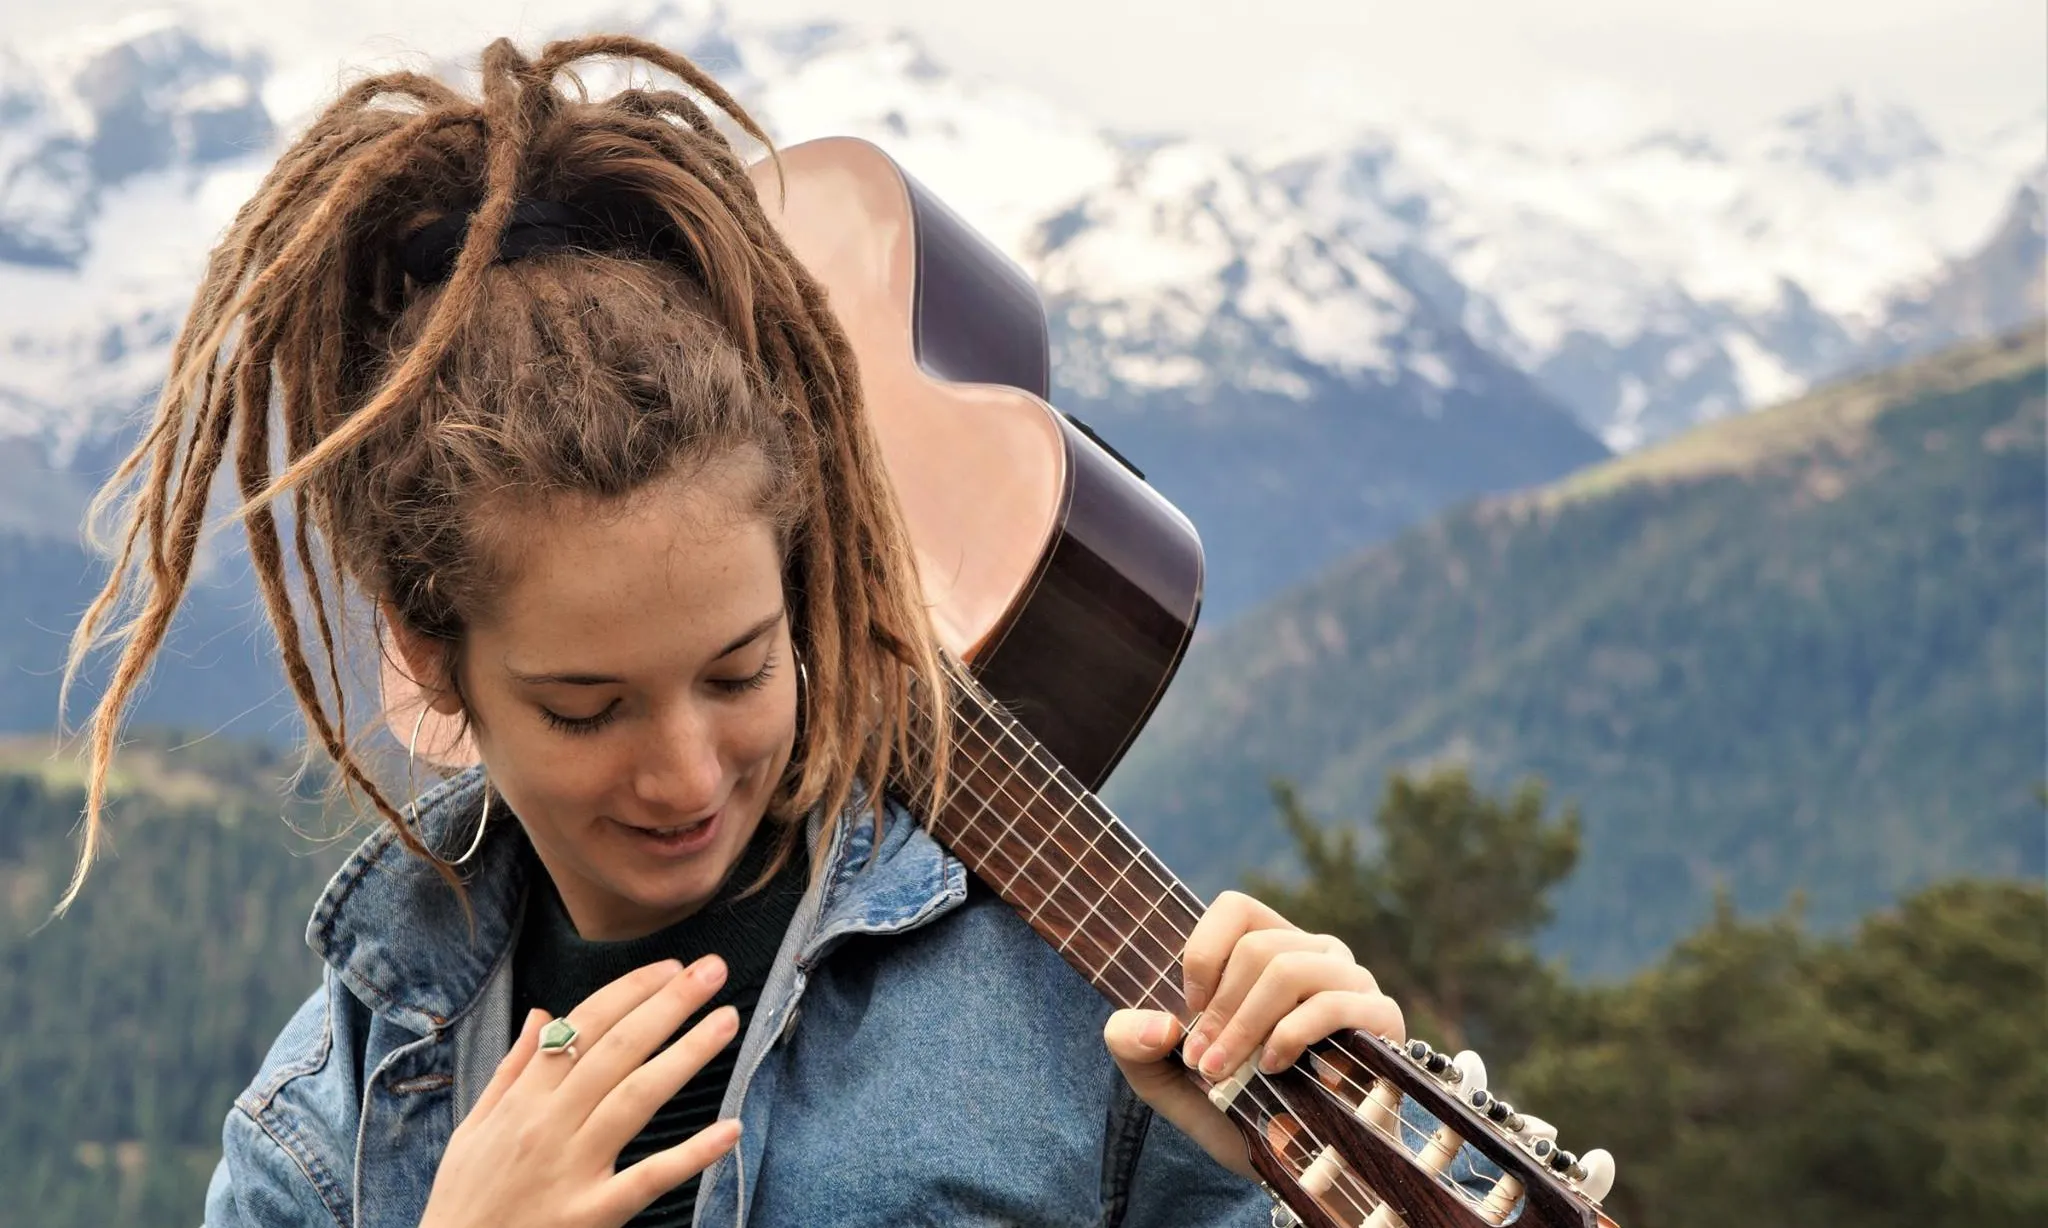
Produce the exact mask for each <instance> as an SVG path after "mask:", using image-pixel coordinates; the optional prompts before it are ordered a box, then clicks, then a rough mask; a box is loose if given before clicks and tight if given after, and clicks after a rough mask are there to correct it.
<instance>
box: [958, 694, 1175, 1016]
mask: <svg viewBox="0 0 2048 1228" xmlns="http://www.w3.org/2000/svg"><path fill="white" fill-rule="evenodd" d="M956 712H957V714H958V716H957V723H956V725H955V732H956V738H955V743H954V747H955V749H954V755H953V773H952V778H951V785H950V787H949V789H948V791H947V795H946V799H945V801H944V802H943V803H942V804H941V806H940V807H939V812H938V813H937V814H935V815H932V816H930V817H929V820H928V823H927V825H928V827H929V828H930V830H931V832H932V834H933V835H934V836H935V837H936V838H938V839H939V841H940V842H941V843H943V844H945V845H946V846H947V847H948V848H950V849H951V850H952V851H953V853H954V855H955V856H957V857H959V858H960V860H961V861H963V862H965V863H966V865H967V868H968V869H970V870H972V871H974V873H975V875H976V876H977V877H979V878H980V879H981V880H982V881H983V882H984V883H987V884H988V885H989V886H990V887H991V888H993V889H994V890H995V892H996V894H998V895H1000V896H1001V897H1002V898H1003V900H1004V901H1005V902H1006V903H1008V904H1009V905H1010V907H1011V908H1013V909H1015V910H1016V912H1017V914H1018V915H1019V916H1021V917H1023V918H1024V920H1025V921H1026V922H1028V923H1029V924H1030V926H1031V928H1032V929H1034V930H1036V931H1038V934H1039V936H1040V937H1042V938H1044V939H1045V940H1046V941H1047V942H1048V943H1050V944H1052V947H1053V949H1054V950H1056V951H1058V952H1059V953H1060V955H1061V956H1062V957H1063V958H1064V959H1065V960H1066V961H1067V963H1069V964H1071V965H1072V966H1073V967H1074V969H1075V970H1076V971H1078V972H1080V973H1081V975H1082V976H1084V977H1086V978H1088V981H1089V982H1090V983H1091V984H1093V985H1094V986H1095V988H1096V989H1098V990H1100V991H1101V993H1102V995H1103V996H1104V997H1105V998H1108V999H1109V1000H1110V1002H1112V1003H1114V1004H1115V1005H1117V1006H1119V1007H1146V1008H1150V1009H1154V1010H1164V1011H1171V1012H1172V1013H1174V1014H1175V1015H1178V1016H1180V1017H1182V1018H1185V1017H1186V1014H1187V1012H1186V1009H1185V1007H1186V1003H1185V1000H1184V999H1183V997H1182V993H1181V986H1182V981H1181V962H1180V953H1181V951H1182V949H1183V948H1184V947H1185V946H1186V944H1187V939H1188V935H1189V934H1190V932H1192V930H1193V928H1194V924H1195V921H1196V919H1197V918H1199V917H1200V916H1201V914H1202V910H1203V904H1202V901H1201V899H1200V898H1199V897H1198V896H1196V895H1195V894H1194V892H1193V891H1191V890H1189V889H1188V887H1187V885H1186V884H1185V883H1183V882H1181V881H1180V879H1179V878H1177V877H1175V875H1174V873H1173V871H1171V870H1169V869H1167V868H1166V866H1165V864H1164V863H1162V862H1161V861H1160V860H1159V859H1158V858H1157V857H1155V856H1154V855H1153V854H1152V851H1151V850H1150V849H1148V848H1146V847H1145V845H1144V843H1143V842H1142V841H1140V840H1139V839H1138V837H1137V835H1136V833H1134V832H1132V831H1131V829H1130V828H1128V827H1126V826H1125V825H1124V824H1123V822H1122V821H1121V820H1120V819H1118V818H1117V817H1116V815H1114V814H1112V813H1111V812H1110V810H1109V808H1108V807H1107V806H1105V805H1103V804H1102V802H1101V801H1100V800H1099V799H1098V798H1096V797H1095V795H1094V794H1093V793H1091V792H1089V790H1088V789H1087V788H1085V787H1084V786H1083V785H1082V784H1081V782H1080V781H1079V780H1078V779H1076V778H1075V777H1074V775H1073V774H1072V773H1071V772H1069V771H1067V770H1066V769H1065V768H1063V767H1061V766H1059V764H1058V763H1056V762H1054V760H1053V758H1052V756H1051V755H1050V754H1048V753H1046V751H1045V750H1044V748H1043V747H1041V746H1040V745H1039V743H1038V740H1037V739H1036V738H1035V737H1033V736H1032V734H1031V732H1030V731H1029V730H1027V729H1026V728H1024V726H1023V725H1021V724H1019V723H1018V722H1017V720H1016V719H1015V718H1014V717H1011V716H1009V715H1008V714H1007V713H1004V712H1002V711H1001V710H1000V709H999V708H998V707H997V706H996V703H995V701H994V700H993V699H991V698H989V697H988V695H987V693H986V692H984V691H982V690H981V689H980V688H979V687H975V688H972V691H971V692H970V693H968V694H966V695H964V696H963V702H962V703H960V704H959V705H957V707H956Z"/></svg>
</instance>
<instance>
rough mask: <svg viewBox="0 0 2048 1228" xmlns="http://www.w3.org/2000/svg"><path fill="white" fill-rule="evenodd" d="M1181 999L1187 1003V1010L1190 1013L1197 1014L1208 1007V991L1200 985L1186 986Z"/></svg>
mask: <svg viewBox="0 0 2048 1228" xmlns="http://www.w3.org/2000/svg"><path fill="white" fill-rule="evenodd" d="M1181 998H1182V999H1183V1000H1184V1001H1186V1002H1187V1004H1188V1009H1189V1010H1190V1011H1194V1012H1196V1013H1197V1014H1199V1013H1200V1012H1201V1009H1202V1008H1203V1007H1205V1006H1207V1005H1209V991H1208V990H1206V989H1204V988H1202V987H1201V986H1200V985H1190V986H1188V987H1187V989H1186V990H1185V991H1184V992H1182V994H1181Z"/></svg>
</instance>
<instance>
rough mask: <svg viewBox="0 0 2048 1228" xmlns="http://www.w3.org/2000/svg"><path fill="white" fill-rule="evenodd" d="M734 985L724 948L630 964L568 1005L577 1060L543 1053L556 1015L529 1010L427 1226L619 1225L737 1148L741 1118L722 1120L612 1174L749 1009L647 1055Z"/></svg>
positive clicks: (457, 1145) (452, 1159) (724, 1013)
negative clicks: (544, 1031) (683, 960)
mask: <svg viewBox="0 0 2048 1228" xmlns="http://www.w3.org/2000/svg"><path fill="white" fill-rule="evenodd" d="M724 983H725V963H724V961H723V960H721V959H719V958H718V957H717V956H715V955H707V956H705V957H704V958H703V959H700V960H698V961H697V962H696V963H694V964H692V965H690V967H689V968H688V969H684V968H682V967H681V966H680V965H679V964H677V963H676V961H674V960H666V961H664V962H662V963H659V964H650V965H648V966H647V967H645V968H639V969H636V970H634V971H632V972H629V973H627V974H626V975H625V976H622V977H620V978H619V979H618V980H616V981H613V982H612V983H611V984H609V985H607V986H605V987H604V988H603V989H600V990H598V991H597V992H596V993H594V994H592V995H590V996H589V997H588V998H586V999H584V1000H583V1002H582V1003H580V1004H579V1005H578V1006H577V1007H576V1008H575V1009H574V1010H572V1011H570V1012H569V1022H570V1023H572V1024H574V1025H575V1027H576V1052H577V1056H576V1057H574V1058H571V1057H569V1056H568V1055H567V1054H558V1053H548V1054H539V1053H538V1051H539V1048H540V1031H541V1028H542V1027H543V1026H544V1025H545V1024H546V1023H547V1022H548V1015H547V1012H545V1011H533V1012H531V1013H530V1014H528V1015H527V1017H526V1024H525V1026H524V1027H522V1028H521V1029H520V1032H519V1039H518V1040H516V1041H514V1042H513V1044H512V1051H511V1052H510V1053H508V1054H506V1055H505V1059H504V1060H503V1061H501V1062H499V1063H498V1070H497V1073H496V1074H494V1075H493V1076H492V1077H491V1082H490V1085H489V1086H488V1087H486V1088H484V1093H483V1095H482V1096H481V1097H479V1098H478V1099H477V1102H476V1107H475V1108H473V1109H471V1110H470V1113H469V1116H468V1117H467V1118H465V1119H463V1122H462V1124H461V1125H459V1126H457V1127H456V1129H455V1133H454V1134H453V1135H452V1136H451V1137H450V1138H449V1140H448V1149H447V1151H446V1152H444V1153H443V1154H442V1156H441V1166H440V1168H439V1169H438V1170H437V1171H436V1172H435V1174H434V1188H433V1190H432V1192H431V1193H429V1194H428V1196H427V1210H426V1215H425V1216H424V1217H423V1218H422V1219H421V1220H420V1228H471V1226H472V1225H477V1226H483V1225H488V1226H489V1228H523V1226H524V1225H548V1226H550V1228H554V1226H562V1228H619V1225H622V1224H624V1223H625V1222H626V1221H627V1220H630V1219H632V1218H633V1216H635V1215H637V1214H638V1213H639V1212H640V1211H641V1209H642V1208H644V1207H646V1206H647V1205H648V1204H649V1203H651V1202H653V1201H654V1200H655V1199H657V1198H659V1197H661V1196H662V1195H663V1194H665V1193H667V1192H668V1191H670V1190H672V1189H674V1188H675V1187H676V1186H678V1185H681V1184H682V1183H683V1182H685V1181H687V1180H689V1179H690V1178H691V1177H692V1176H694V1175H696V1174H697V1173H700V1172H702V1171H704V1169H705V1168H706V1167H707V1166H709V1165H710V1163H711V1162H712V1161H713V1160H716V1159H717V1158H718V1157H719V1156H722V1155H724V1154H725V1153H726V1152H727V1151H730V1150H731V1149H732V1145H733V1144H734V1143H736V1142H738V1141H739V1137H740V1127H739V1123H738V1122H736V1121H716V1122H713V1123H712V1124H711V1125H709V1126H706V1127H705V1128H704V1129H702V1130H699V1131H698V1132H697V1133H696V1134H694V1135H692V1136H691V1137H690V1138H688V1139H685V1140H684V1141H682V1142H680V1143H678V1144H676V1145H675V1146H674V1147H671V1148H669V1149H668V1150H666V1151H659V1152H656V1153H655V1154H653V1155H651V1156H648V1157H647V1158H646V1159H644V1160H642V1161H640V1162H639V1163H637V1164H635V1165H633V1166H632V1167H631V1168H628V1169H626V1170H625V1171H624V1172H615V1171H614V1168H615V1166H616V1165H617V1163H618V1159H619V1149H620V1148H621V1147H624V1146H625V1145H626V1144H627V1143H628V1142H630V1141H632V1139H633V1137H634V1136H635V1135H637V1134H639V1133H640V1130H641V1129H642V1127H644V1126H646V1124H647V1122H648V1120H649V1119H650V1118H652V1117H653V1116H654V1112H655V1110H656V1109H659V1108H660V1107H661V1106H662V1105H664V1104H666V1103H668V1101H669V1098H670V1097H672V1096H674V1095H675V1094H676V1092H677V1090H679V1089H680V1088H681V1087H682V1086H683V1084H685V1083H687V1082H689V1081H690V1079H691V1078H693V1077H695V1075H696V1074H697V1072H698V1071H699V1070H701V1069H703V1067H704V1063H705V1062H707V1061H709V1060H710V1059H711V1057H712V1055H713V1054H715V1053H717V1052H718V1051H719V1050H720V1049H722V1048H724V1047H725V1046H726V1044H727V1043H728V1042H730V1041H731V1040H732V1038H733V1034H734V1033H735V1032H736V1031H737V1030H738V1028H739V1014H738V1012H736V1011H735V1010H733V1008H732V1007H730V1006H723V1007H720V1008H719V1009H717V1010H715V1011H713V1012H711V1013H710V1014H709V1015H706V1016H705V1017H704V1018H703V1019H702V1020H700V1021H699V1022H698V1023H697V1026H695V1027H693V1028H691V1029H690V1030H689V1032H687V1033H686V1034H684V1035H683V1036H682V1037H680V1038H678V1039H677V1041H676V1042H675V1043H674V1044H672V1045H670V1046H669V1047H668V1048H667V1049H664V1050H662V1052H661V1053H660V1054H659V1055H658V1056H654V1057H653V1058H652V1060H649V1058H650V1055H652V1054H654V1051H655V1050H656V1049H657V1048H659V1047H660V1045H661V1043H662V1042H663V1041H665V1040H667V1039H668V1038H669V1037H670V1036H673V1035H675V1031H676V1029H677V1028H679V1027H681V1026H682V1023H683V1020H685V1019H688V1018H689V1017H690V1015H691V1014H692V1013H693V1012H695V1011H697V1010H699V1009H701V1008H702V1007H703V1005H704V1003H706V1002H707V1001H709V1000H710V999H711V996H712V995H713V994H715V993H717V992H718V987H719V986H720V985H722V984H724Z"/></svg>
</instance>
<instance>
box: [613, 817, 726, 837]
mask: <svg viewBox="0 0 2048 1228" xmlns="http://www.w3.org/2000/svg"><path fill="white" fill-rule="evenodd" d="M716 817H717V816H716V815H712V816H710V817H707V818H702V819H698V820H697V821H696V822H695V823H685V824H683V825H682V826H680V827H639V826H635V825H633V824H628V825H627V826H630V827H632V828H633V830H634V831H639V832H646V833H647V834H648V835H650V836H686V835H688V834H689V833H691V832H693V831H697V830H698V829H700V828H702V827H703V826H704V825H705V824H706V823H709V822H710V821H711V819H713V818H716Z"/></svg>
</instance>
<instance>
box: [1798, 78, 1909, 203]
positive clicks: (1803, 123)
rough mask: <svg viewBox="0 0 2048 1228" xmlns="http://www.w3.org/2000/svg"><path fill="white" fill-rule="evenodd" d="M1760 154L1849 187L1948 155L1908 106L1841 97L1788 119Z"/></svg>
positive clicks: (1849, 96)
mask: <svg viewBox="0 0 2048 1228" xmlns="http://www.w3.org/2000/svg"><path fill="white" fill-rule="evenodd" d="M1760 152H1761V153H1762V154H1763V155H1764V157H1766V158H1767V159H1771V160H1774V161H1780V162H1787V163H1791V164H1793V165H1796V166H1799V167H1803V168H1805V169H1808V170H1811V171H1814V172H1816V173H1818V174H1820V175H1823V176H1825V177H1827V178H1828V179H1831V180H1833V181H1834V182H1835V183H1838V184H1841V185H1842V186H1844V187H1848V186H1851V185H1854V184H1859V183H1866V182H1872V181H1878V180H1884V179H1889V178H1891V177H1892V176H1893V175H1895V174H1897V173H1898V172H1899V171H1900V170H1902V169H1904V168H1907V167H1910V166H1914V165H1918V164H1921V163H1924V162H1928V161H1931V160H1933V159H1936V158H1939V157H1940V156H1941V155H1942V153H1943V150H1942V147H1941V145H1940V143H1938V142H1937V141H1936V140H1935V139H1934V137H1933V136H1932V135H1930V134H1929V133H1928V131H1927V129H1926V127H1925V126H1924V125H1923V124H1922V123H1921V122H1920V120H1919V118H1918V117H1916V116H1915V115H1914V114H1913V113H1912V112H1910V111H1908V110H1906V109H1905V108H1904V107H1900V106H1895V105H1890V104H1885V103H1873V102H1867V101H1862V100H1859V99H1858V98H1856V97H1855V96H1853V95H1850V94H1838V95H1836V96H1835V97H1833V98H1831V99H1829V100H1828V101H1826V102H1824V103H1821V104H1819V105H1817V106H1812V107H1806V108H1802V109H1800V110H1798V111H1794V112H1792V113H1791V114H1789V115H1787V116H1785V118H1784V119H1782V120H1780V121H1779V122H1778V124H1777V126H1776V127H1775V128H1774V129H1772V131H1770V132H1769V133H1768V134H1766V135H1765V137H1764V138H1763V140H1762V142H1761V149H1760Z"/></svg>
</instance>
